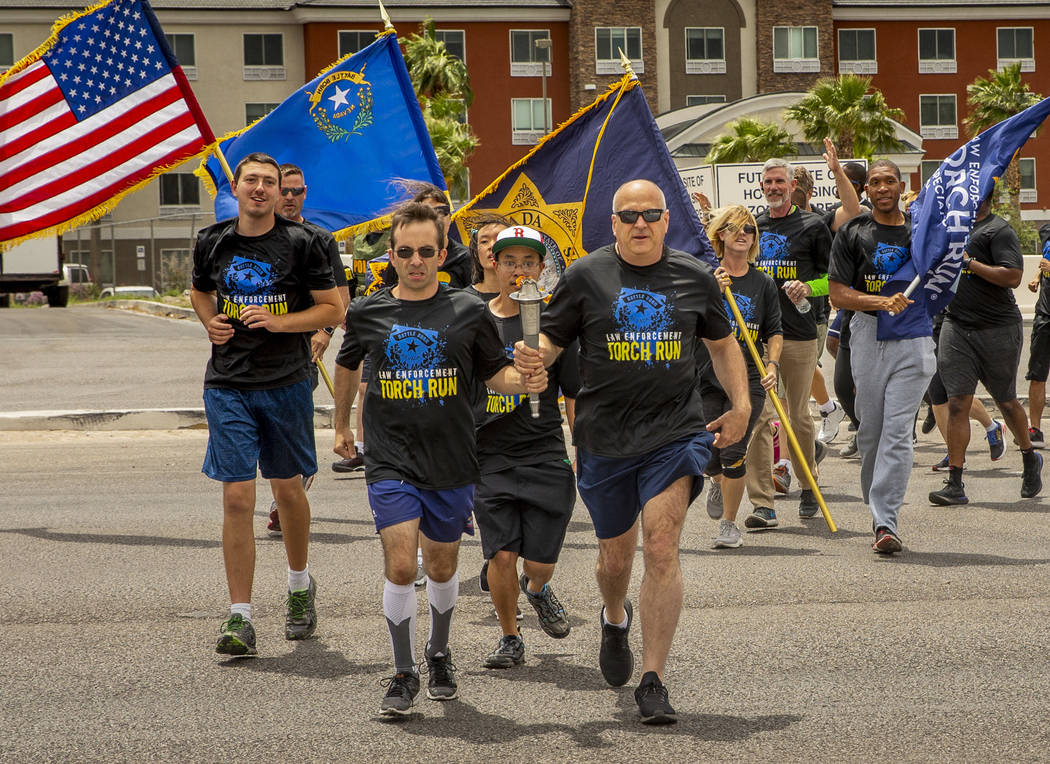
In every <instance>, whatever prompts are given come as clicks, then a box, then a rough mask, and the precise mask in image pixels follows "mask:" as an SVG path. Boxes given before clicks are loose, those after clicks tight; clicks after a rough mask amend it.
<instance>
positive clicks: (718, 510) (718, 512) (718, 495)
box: [707, 480, 722, 520]
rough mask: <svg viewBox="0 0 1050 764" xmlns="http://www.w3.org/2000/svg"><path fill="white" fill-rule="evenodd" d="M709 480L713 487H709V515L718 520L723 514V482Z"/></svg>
mask: <svg viewBox="0 0 1050 764" xmlns="http://www.w3.org/2000/svg"><path fill="white" fill-rule="evenodd" d="M709 482H710V484H711V487H710V488H708V489H707V516H708V517H710V518H711V519H712V520H717V519H718V518H720V517H721V516H722V484H721V483H716V482H715V481H714V480H711V481H709Z"/></svg>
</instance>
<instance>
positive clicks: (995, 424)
mask: <svg viewBox="0 0 1050 764" xmlns="http://www.w3.org/2000/svg"><path fill="white" fill-rule="evenodd" d="M998 429H999V423H998V422H996V421H995V420H994V419H993V420H992V423H991V424H990V425H988V426H987V427H985V428H984V431H985V432H995V431H996V430H998Z"/></svg>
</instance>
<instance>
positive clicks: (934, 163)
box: [919, 159, 941, 188]
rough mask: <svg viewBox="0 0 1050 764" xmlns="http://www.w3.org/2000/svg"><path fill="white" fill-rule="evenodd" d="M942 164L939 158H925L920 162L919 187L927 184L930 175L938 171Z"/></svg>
mask: <svg viewBox="0 0 1050 764" xmlns="http://www.w3.org/2000/svg"><path fill="white" fill-rule="evenodd" d="M940 166H941V160H939V159H923V160H922V162H920V163H919V187H920V188H921V187H922V186H925V185H926V181H928V180H929V179H930V176H931V175H933V174H934V173H935V172H937V168H938V167H940Z"/></svg>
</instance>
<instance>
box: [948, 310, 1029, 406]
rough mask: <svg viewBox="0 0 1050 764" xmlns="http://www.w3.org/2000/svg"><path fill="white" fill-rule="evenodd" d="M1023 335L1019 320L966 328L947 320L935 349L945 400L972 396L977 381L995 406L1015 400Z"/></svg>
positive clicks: (975, 389)
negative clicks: (946, 397)
mask: <svg viewBox="0 0 1050 764" xmlns="http://www.w3.org/2000/svg"><path fill="white" fill-rule="evenodd" d="M1023 335H1024V330H1023V326H1022V324H1021V322H1020V321H1018V322H1017V323H1016V324H1011V325H1008V326H991V327H988V328H986V329H966V328H964V327H961V326H959V325H958V324H957V323H956V322H955V321H952V320H951V319H950V318H949V319H946V320H945V322H944V326H942V327H941V340H940V345H939V347H938V348H937V371H938V372H939V373H940V375H941V382H943V383H944V389H945V392H947V393H948V397H949V398H954V397H956V396H960V395H973V394H974V393H975V392H976V391H977V383H978V382H980V383H981V384H983V385H984V387H985V389H986V390H987V391H988V394H989V395H991V396H992V400H994V401H995V402H996V403H1003V402H1004V401H1012V400H1014V399H1016V398H1017V363H1018V361H1019V360H1020V358H1021V342H1022V340H1023Z"/></svg>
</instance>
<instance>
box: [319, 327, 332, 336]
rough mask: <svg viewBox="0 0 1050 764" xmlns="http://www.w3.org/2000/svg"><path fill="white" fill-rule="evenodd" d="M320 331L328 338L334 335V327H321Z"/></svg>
mask: <svg viewBox="0 0 1050 764" xmlns="http://www.w3.org/2000/svg"><path fill="white" fill-rule="evenodd" d="M321 331H322V332H324V333H325V334H327V335H328V336H329V337H331V336H332V335H333V334H335V327H334V326H322V327H321Z"/></svg>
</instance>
